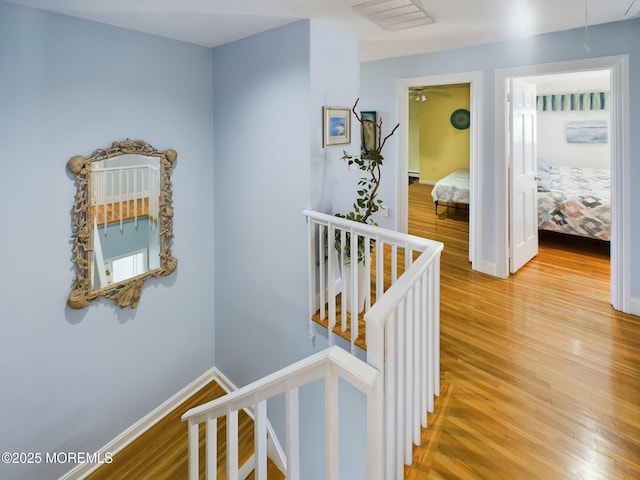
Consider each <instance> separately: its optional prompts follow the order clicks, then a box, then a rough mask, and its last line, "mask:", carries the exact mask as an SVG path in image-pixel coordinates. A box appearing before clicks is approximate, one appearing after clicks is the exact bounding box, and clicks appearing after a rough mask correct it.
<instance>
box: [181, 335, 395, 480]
mask: <svg viewBox="0 0 640 480" xmlns="http://www.w3.org/2000/svg"><path fill="white" fill-rule="evenodd" d="M379 377H380V375H379V372H378V371H377V370H376V369H375V368H373V367H371V366H369V365H367V364H366V363H364V362H363V361H361V360H359V359H358V358H356V357H354V356H352V355H350V354H349V353H347V352H345V351H344V350H342V349H340V348H339V347H336V346H333V347H329V348H327V349H325V350H323V351H321V352H318V353H316V354H314V355H311V356H309V357H307V358H305V359H302V360H300V361H298V362H296V363H294V364H292V365H289V366H288V367H285V368H283V369H281V370H279V371H277V372H275V373H272V374H271V375H268V376H266V377H264V378H262V379H260V380H257V381H255V382H253V383H250V384H249V385H246V386H244V387H242V388H240V389H238V390H236V391H234V392H231V393H229V394H227V395H225V396H224V397H221V398H219V399H216V400H213V401H211V402H208V403H205V404H204V405H200V406H198V407H194V408H192V409H190V410H189V411H188V412H186V413H185V414H184V415H183V416H182V420H183V421H187V422H189V479H190V480H195V479H197V478H198V470H199V458H198V425H199V424H201V423H206V425H207V445H206V450H207V460H206V464H207V475H208V477H207V478H215V470H216V469H217V466H216V463H217V458H216V456H217V455H216V442H215V435H216V434H215V428H216V420H215V419H216V418H218V417H221V416H223V415H225V416H227V435H228V436H229V435H230V432H229V431H230V429H235V433H234V432H233V431H232V432H231V435H232V437H231V439H232V440H235V442H236V443H237V415H238V410H241V409H244V408H249V407H255V411H256V412H255V424H256V435H255V438H254V440H255V465H256V479H258V480H260V479H266V448H265V447H264V442H265V441H266V430H265V429H264V427H263V425H264V423H265V422H266V400H267V399H269V398H271V397H273V396H275V395H279V394H282V393H284V394H286V396H287V429H286V430H287V435H288V437H287V445H288V447H287V450H288V452H287V453H288V454H287V465H286V469H287V472H285V476H286V478H287V479H288V480H296V479H299V475H300V471H299V459H298V458H297V455H296V454H295V452H297V451H298V448H299V446H298V442H299V433H298V418H297V415H298V404H297V402H298V388H299V387H301V386H304V385H306V384H309V383H311V382H314V381H316V380H319V379H324V380H325V382H326V383H327V387H326V388H325V404H326V406H327V409H337V404H338V398H337V396H338V388H337V381H338V378H342V379H344V380H346V381H348V382H349V383H350V384H351V385H353V386H354V387H355V388H357V389H358V390H360V391H361V392H362V393H364V394H365V395H366V396H367V405H368V407H367V410H368V415H367V419H368V424H367V438H368V442H369V441H370V440H369V438H374V437H377V436H380V435H381V432H380V430H379V429H380V428H381V421H380V419H381V409H380V408H379V407H380V405H379V402H378V401H377V398H376V395H375V394H376V393H377V392H378V390H379ZM336 411H337V410H335V411H333V413H334V414H335V412H336ZM327 417H336V418H337V415H330V412H329V411H328V412H327ZM369 418H371V419H375V422H372V423H371V424H370V423H369ZM326 428H327V433H326V435H325V438H326V439H327V440H326V450H327V451H326V456H327V463H328V465H327V478H328V479H337V478H338V474H337V473H338V464H339V462H338V458H339V449H338V432H337V428H338V425H337V422H328V425H327V427H326ZM376 431H378V432H379V435H376ZM376 447H377V445H374V444H373V442H371V446H370V448H368V450H367V451H368V455H369V454H371V455H379V453H378V452H377V450H374V449H375V448H376ZM227 449H228V450H227V452H228V453H227V472H228V473H227V478H238V465H237V444H236V445H234V444H233V442H230V441H227ZM234 449H235V450H234ZM229 452H231V453H229ZM234 463H235V464H234ZM369 463H371V464H372V465H373V464H374V462H373V461H372V462H367V464H369ZM370 468H371V467H369V466H368V467H367V479H371V480H375V479H382V477H381V475H382V472H381V471H378V472H377V473H376V472H375V471H371V470H370Z"/></svg>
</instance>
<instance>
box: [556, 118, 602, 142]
mask: <svg viewBox="0 0 640 480" xmlns="http://www.w3.org/2000/svg"><path fill="white" fill-rule="evenodd" d="M566 130H567V143H608V142H609V132H608V130H607V121H606V120H589V121H569V122H567V123H566Z"/></svg>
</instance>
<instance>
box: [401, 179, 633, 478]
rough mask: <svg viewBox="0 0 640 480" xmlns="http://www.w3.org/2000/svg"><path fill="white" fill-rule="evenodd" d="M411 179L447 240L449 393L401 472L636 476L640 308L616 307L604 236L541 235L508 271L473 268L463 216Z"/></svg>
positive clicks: (423, 211)
mask: <svg viewBox="0 0 640 480" xmlns="http://www.w3.org/2000/svg"><path fill="white" fill-rule="evenodd" d="M430 191H431V187H430V186H427V185H420V184H417V183H414V184H413V185H411V186H410V187H409V196H410V199H409V212H410V217H409V218H410V220H409V232H410V233H412V234H416V235H420V236H424V237H428V238H432V239H434V240H440V241H442V242H444V244H445V248H444V251H443V253H442V260H441V386H442V391H441V395H440V397H439V398H438V400H437V402H436V409H435V413H434V414H433V415H429V428H428V429H427V430H424V431H423V435H422V445H421V446H420V447H419V448H417V449H416V450H415V452H414V466H413V467H411V468H406V470H405V474H406V475H405V478H406V479H409V480H417V479H420V480H422V479H447V480H449V479H465V480H471V479H491V480H498V479H505V480H520V479H523V480H524V479H526V480H532V479H540V480H543V479H544V480H552V479H558V480H565V479H584V480H596V479H597V480H613V479H637V478H640V317H636V316H632V315H625V314H622V313H619V312H616V311H614V310H613V309H612V307H611V306H610V304H609V289H610V286H609V258H608V246H607V245H606V244H602V243H597V242H590V241H576V240H574V239H572V238H571V237H563V236H559V237H558V236H549V235H541V241H540V251H539V254H538V255H537V257H536V258H534V259H533V260H532V261H531V262H530V263H529V264H527V265H526V266H525V267H523V268H522V269H521V270H520V271H519V272H518V273H516V274H515V275H512V276H511V277H510V278H509V279H508V280H501V279H497V278H493V277H491V276H488V275H484V274H480V273H477V272H474V271H472V270H471V268H470V264H469V261H468V221H467V214H466V213H464V212H460V211H455V210H449V212H448V215H449V217H447V216H446V215H441V216H440V218H436V216H435V214H434V212H433V204H432V202H431V197H430Z"/></svg>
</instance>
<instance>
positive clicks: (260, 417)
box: [253, 400, 267, 480]
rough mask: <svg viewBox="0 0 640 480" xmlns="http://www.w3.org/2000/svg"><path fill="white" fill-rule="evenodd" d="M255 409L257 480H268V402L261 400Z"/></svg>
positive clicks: (254, 435)
mask: <svg viewBox="0 0 640 480" xmlns="http://www.w3.org/2000/svg"><path fill="white" fill-rule="evenodd" d="M255 409H256V411H255V420H254V428H255V430H254V434H253V437H254V442H255V447H254V448H255V455H256V480H267V401H266V400H261V401H260V402H258V403H257V404H256V406H255Z"/></svg>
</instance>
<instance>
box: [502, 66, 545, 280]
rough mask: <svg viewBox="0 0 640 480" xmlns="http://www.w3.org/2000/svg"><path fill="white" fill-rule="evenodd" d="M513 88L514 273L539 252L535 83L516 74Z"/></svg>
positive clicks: (511, 230)
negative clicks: (517, 76) (526, 80)
mask: <svg viewBox="0 0 640 480" xmlns="http://www.w3.org/2000/svg"><path fill="white" fill-rule="evenodd" d="M510 90H511V95H510V99H511V102H510V103H509V105H510V106H511V108H510V119H511V120H510V126H511V128H510V135H509V145H508V148H509V157H510V175H509V181H510V184H509V192H510V215H509V216H510V218H509V221H510V225H509V243H510V250H509V270H510V272H511V273H515V272H516V271H518V270H519V269H520V268H521V267H522V266H523V265H525V264H526V263H527V262H528V261H529V260H531V259H532V258H533V257H535V256H536V255H537V254H538V199H537V190H538V188H537V181H536V174H537V170H538V161H537V157H536V153H537V152H536V86H535V84H533V83H530V82H525V81H524V80H521V79H517V78H513V79H511V85H510Z"/></svg>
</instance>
